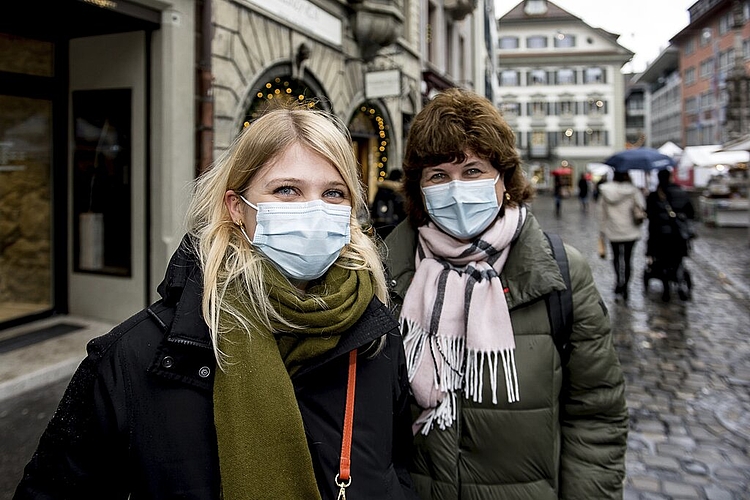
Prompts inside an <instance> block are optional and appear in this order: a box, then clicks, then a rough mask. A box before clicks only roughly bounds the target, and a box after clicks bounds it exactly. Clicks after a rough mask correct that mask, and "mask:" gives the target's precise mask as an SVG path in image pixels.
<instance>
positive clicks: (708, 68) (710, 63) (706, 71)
mask: <svg viewBox="0 0 750 500" xmlns="http://www.w3.org/2000/svg"><path fill="white" fill-rule="evenodd" d="M713 74H714V58H713V57H710V58H708V59H705V60H703V61H701V78H708V77H710V76H711V75H713Z"/></svg>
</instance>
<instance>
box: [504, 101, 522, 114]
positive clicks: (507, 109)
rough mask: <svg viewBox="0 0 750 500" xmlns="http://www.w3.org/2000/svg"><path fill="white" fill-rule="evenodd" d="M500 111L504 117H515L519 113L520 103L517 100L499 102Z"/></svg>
mask: <svg viewBox="0 0 750 500" xmlns="http://www.w3.org/2000/svg"><path fill="white" fill-rule="evenodd" d="M500 112H501V113H502V114H503V116H504V117H506V118H515V117H517V116H520V115H521V104H520V103H517V102H512V101H511V102H502V103H500Z"/></svg>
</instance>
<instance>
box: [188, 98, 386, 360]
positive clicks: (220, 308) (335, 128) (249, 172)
mask: <svg viewBox="0 0 750 500" xmlns="http://www.w3.org/2000/svg"><path fill="white" fill-rule="evenodd" d="M293 144H300V145H302V146H304V147H307V148H309V149H310V150H312V151H314V152H316V153H317V154H319V155H321V156H322V157H323V158H325V159H327V160H328V161H329V162H330V163H331V164H332V165H333V166H334V167H335V168H336V170H338V172H339V173H340V174H341V177H342V178H343V180H344V183H345V184H346V186H347V188H348V189H349V192H350V193H351V195H352V211H351V213H352V215H351V219H350V224H351V228H350V232H351V241H350V243H349V244H348V245H346V246H345V247H344V248H343V250H342V252H341V256H340V257H339V258H338V260H337V261H336V262H335V264H334V265H336V266H340V267H345V268H347V269H354V270H368V271H369V272H370V273H371V274H372V276H373V280H374V285H375V295H376V296H377V297H378V298H379V299H380V300H381V301H382V302H383V303H387V300H388V292H387V288H386V283H385V275H384V271H383V265H382V262H381V258H380V254H379V253H378V249H377V247H376V245H375V243H374V241H373V240H372V239H371V238H370V237H369V236H368V235H367V234H365V232H364V230H363V228H362V226H361V224H360V222H359V221H358V220H357V217H356V214H358V213H361V212H362V211H363V210H364V211H367V204H366V201H365V194H364V191H363V188H362V183H361V180H360V170H359V167H358V164H357V160H356V157H355V156H354V151H353V149H352V145H351V137H350V135H349V131H348V130H347V129H346V127H345V126H344V124H343V123H341V121H340V120H339V119H338V118H336V117H335V116H333V115H332V114H329V113H327V112H324V111H320V110H315V109H310V108H309V107H307V106H293V107H289V108H285V109H273V110H270V111H267V112H266V113H265V114H264V115H262V116H261V117H260V118H258V119H257V120H255V121H253V122H252V123H251V124H250V125H249V126H246V127H245V129H244V130H243V131H242V133H240V134H239V136H238V137H237V138H236V139H235V141H234V142H233V143H232V145H231V146H230V147H229V149H228V150H227V151H225V152H224V154H222V155H221V157H219V158H218V159H217V160H216V161H215V162H214V164H213V165H212V166H211V167H210V168H209V169H208V170H207V171H206V172H204V173H203V174H202V175H201V176H199V177H198V178H197V179H196V181H195V183H194V192H193V197H192V199H191V201H190V206H189V208H188V216H187V225H188V232H189V234H190V235H191V236H193V241H194V243H195V252H196V254H197V255H198V258H199V261H200V264H201V268H202V271H203V300H202V312H203V317H204V319H205V321H206V323H207V325H208V329H209V331H210V333H211V340H212V343H213V347H214V353H215V355H216V360H217V362H218V363H219V366H221V364H222V359H223V357H222V353H221V351H220V350H219V347H218V346H219V342H218V340H219V338H220V336H221V331H220V325H219V318H220V316H221V314H227V315H229V317H231V318H232V319H233V323H236V325H237V326H239V327H241V328H242V329H243V330H244V331H246V332H248V334H249V333H250V332H252V331H254V330H256V329H257V328H260V329H262V331H272V330H273V329H272V327H271V324H272V321H276V322H279V323H281V324H283V325H286V326H288V327H289V328H290V329H294V328H299V327H298V326H296V325H294V324H292V323H291V322H289V321H288V320H287V319H286V318H283V317H281V316H280V315H279V314H278V313H277V312H276V310H275V309H274V307H273V306H272V304H271V303H270V301H269V299H268V297H269V293H268V292H269V291H268V290H267V284H266V280H265V269H266V266H267V265H268V264H267V260H266V259H265V257H263V256H262V255H261V254H260V253H259V252H258V251H256V250H255V248H254V247H253V246H252V245H250V244H249V243H248V242H247V240H246V239H245V237H244V235H243V234H242V232H241V231H240V229H239V228H238V227H237V226H236V225H235V224H234V223H233V221H232V217H231V215H230V213H229V210H228V209H227V207H226V205H225V203H224V195H225V193H226V192H227V191H228V190H235V191H237V192H240V191H242V190H244V189H246V188H247V186H248V185H249V184H250V182H251V181H252V179H253V178H254V177H255V175H256V174H257V173H258V172H259V171H260V170H261V169H262V168H263V167H264V166H266V165H268V164H269V163H271V162H272V161H273V160H274V159H275V158H277V157H278V156H280V155H281V154H282V153H283V152H284V151H286V150H287V149H288V148H289V147H290V146H292V145H293ZM237 285H239V286H237ZM283 286H284V287H288V291H289V292H291V293H302V292H300V291H299V290H298V289H297V288H296V287H295V286H294V285H293V284H292V283H290V282H287V281H286V280H284V285H283ZM239 293H241V294H242V304H243V306H245V307H246V308H247V309H246V310H247V311H248V312H247V313H243V312H241V311H240V310H238V309H236V308H233V307H232V306H231V304H233V303H239V302H238V301H237V300H227V299H231V298H232V297H233V295H234V294H239Z"/></svg>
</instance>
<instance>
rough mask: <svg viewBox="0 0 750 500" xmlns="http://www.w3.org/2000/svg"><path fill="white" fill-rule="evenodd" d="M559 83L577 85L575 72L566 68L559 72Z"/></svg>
mask: <svg viewBox="0 0 750 500" xmlns="http://www.w3.org/2000/svg"><path fill="white" fill-rule="evenodd" d="M557 83H558V84H559V85H570V84H575V83H576V72H575V70H572V69H569V68H564V69H558V70H557Z"/></svg>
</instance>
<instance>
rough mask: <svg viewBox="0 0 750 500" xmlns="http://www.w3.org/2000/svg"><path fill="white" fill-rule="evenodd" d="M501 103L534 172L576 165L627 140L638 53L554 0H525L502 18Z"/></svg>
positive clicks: (543, 177) (539, 176)
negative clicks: (630, 68) (625, 71)
mask: <svg viewBox="0 0 750 500" xmlns="http://www.w3.org/2000/svg"><path fill="white" fill-rule="evenodd" d="M497 30H498V41H499V43H498V52H497V54H498V56H497V57H498V80H499V84H500V95H499V96H498V99H497V103H498V107H499V108H500V109H501V110H502V112H503V114H504V115H505V117H506V119H507V120H508V122H509V123H510V124H511V126H512V127H513V129H514V130H515V132H516V138H517V146H518V148H519V150H520V151H521V153H522V155H523V159H524V161H525V162H526V164H527V168H528V173H529V177H530V178H531V179H532V180H533V181H534V182H536V183H537V185H538V186H539V187H540V188H546V187H548V186H549V185H550V182H551V177H550V171H551V170H554V169H556V168H557V167H560V166H567V167H571V168H572V169H573V175H572V176H570V178H566V181H567V182H569V183H571V184H572V182H573V180H574V179H576V178H577V174H578V173H579V172H582V171H585V170H586V168H587V165H588V164H589V163H597V162H601V161H602V160H604V159H605V158H607V157H608V156H609V155H611V154H612V153H614V152H616V151H618V150H621V149H624V146H625V110H624V95H625V89H624V81H623V78H622V75H621V73H620V69H621V68H622V66H623V65H624V64H625V63H626V62H628V61H629V60H630V59H631V58H632V56H633V53H632V52H631V51H629V50H628V49H626V48H624V47H622V46H621V45H619V44H618V43H617V38H618V37H619V35H617V34H614V33H610V32H608V31H605V30H603V29H600V28H594V27H591V26H589V25H588V24H586V23H585V22H584V21H583V20H581V19H580V18H578V17H576V16H574V15H572V14H570V13H569V12H567V11H565V10H564V9H562V8H560V7H558V6H557V5H555V4H554V3H553V2H549V1H546V0H524V1H522V2H520V3H519V4H518V5H516V7H514V8H513V9H511V10H510V11H509V12H508V13H507V14H505V15H504V16H502V17H501V18H500V19H498V23H497Z"/></svg>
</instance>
